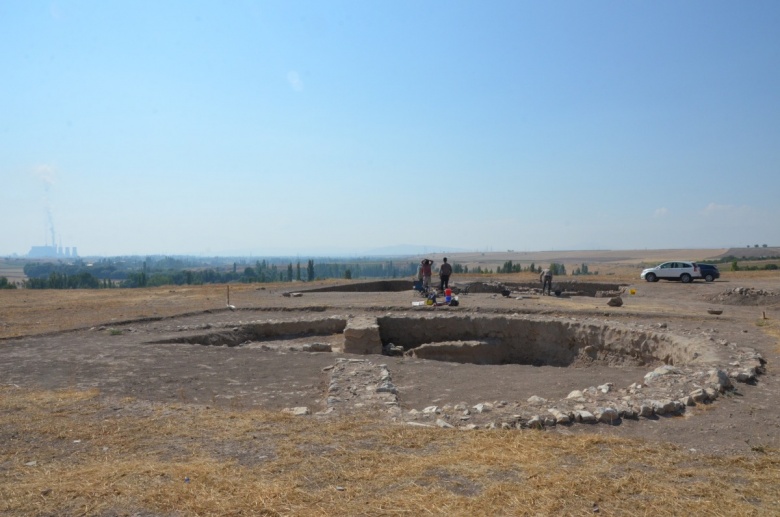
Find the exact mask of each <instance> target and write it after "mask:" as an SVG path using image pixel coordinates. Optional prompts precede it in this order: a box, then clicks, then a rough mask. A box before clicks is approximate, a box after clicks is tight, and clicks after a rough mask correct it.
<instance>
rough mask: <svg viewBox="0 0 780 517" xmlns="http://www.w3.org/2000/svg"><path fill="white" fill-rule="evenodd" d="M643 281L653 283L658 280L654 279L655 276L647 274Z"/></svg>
mask: <svg viewBox="0 0 780 517" xmlns="http://www.w3.org/2000/svg"><path fill="white" fill-rule="evenodd" d="M645 280H647V281H648V282H655V281H657V280H658V278H656V276H655V274H653V273H648V274H646V275H645Z"/></svg>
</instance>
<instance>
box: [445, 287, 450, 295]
mask: <svg viewBox="0 0 780 517" xmlns="http://www.w3.org/2000/svg"><path fill="white" fill-rule="evenodd" d="M444 296H452V289H450V288H449V287H448V288H447V289H445V290H444Z"/></svg>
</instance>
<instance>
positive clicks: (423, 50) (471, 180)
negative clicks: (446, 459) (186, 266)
mask: <svg viewBox="0 0 780 517" xmlns="http://www.w3.org/2000/svg"><path fill="white" fill-rule="evenodd" d="M779 27H780V2H778V1H777V0H768V1H763V0H751V1H749V2H735V1H731V0H729V1H718V0H702V1H683V2H680V1H677V0H675V1H663V0H662V1H646V2H640V1H592V2H591V1H588V2H585V1H579V0H578V1H573V0H572V1H563V0H562V1H555V2H542V1H523V0H510V1H486V2H478V1H466V2H464V1H419V0H414V1H398V0H392V1H379V0H377V1H373V0H371V1H365V0H354V1H336V0H316V1H294V2H289V1H284V0H279V1H252V0H243V1H242V0H233V1H216V0H213V1H193V0H186V1H184V0H182V1H177V0H165V1H157V0H155V1H141V0H133V1H119V0H116V1H112V0H107V1H97V0H90V1H79V0H73V1H49V2H43V1H36V0H0V77H1V78H2V81H1V82H0V92H1V94H0V255H9V254H13V253H17V254H19V255H24V254H26V253H27V252H28V251H29V249H30V247H31V246H34V245H35V246H42V245H44V244H51V243H52V239H54V240H56V244H62V245H63V246H77V247H78V251H79V254H80V255H82V256H87V255H122V254H139V255H143V254H205V255H234V254H241V255H249V254H252V255H256V256H257V255H277V254H300V255H312V256H316V255H321V254H334V253H342V252H343V253H356V254H361V253H365V252H367V251H370V250H374V249H377V248H383V247H386V246H396V245H401V244H414V245H421V246H427V247H429V249H430V250H436V249H441V248H444V247H447V248H458V249H464V250H495V251H503V250H507V249H513V250H518V251H519V250H524V251H537V250H552V249H558V250H560V249H644V248H689V247H696V248H717V247H729V246H745V245H748V244H750V245H753V244H769V245H770V246H771V245H780V29H778V28H779Z"/></svg>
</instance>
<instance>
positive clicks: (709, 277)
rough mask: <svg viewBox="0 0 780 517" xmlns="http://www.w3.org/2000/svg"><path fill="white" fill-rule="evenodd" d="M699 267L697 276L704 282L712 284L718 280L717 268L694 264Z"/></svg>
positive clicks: (710, 265) (709, 265)
mask: <svg viewBox="0 0 780 517" xmlns="http://www.w3.org/2000/svg"><path fill="white" fill-rule="evenodd" d="M696 265H697V266H699V275H701V278H703V279H704V280H706V281H707V282H712V281H713V280H715V279H716V278H720V271H718V268H717V267H716V266H713V265H712V264H701V263H698V264H696Z"/></svg>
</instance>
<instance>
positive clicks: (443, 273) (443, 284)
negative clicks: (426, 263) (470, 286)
mask: <svg viewBox="0 0 780 517" xmlns="http://www.w3.org/2000/svg"><path fill="white" fill-rule="evenodd" d="M451 274H452V266H451V265H450V264H449V263H447V257H444V264H442V265H441V267H440V268H439V280H440V281H439V290H441V291H444V290H445V289H446V288H448V287H449V286H450V275H451Z"/></svg>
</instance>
